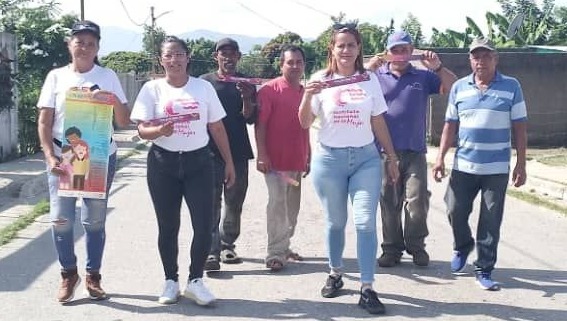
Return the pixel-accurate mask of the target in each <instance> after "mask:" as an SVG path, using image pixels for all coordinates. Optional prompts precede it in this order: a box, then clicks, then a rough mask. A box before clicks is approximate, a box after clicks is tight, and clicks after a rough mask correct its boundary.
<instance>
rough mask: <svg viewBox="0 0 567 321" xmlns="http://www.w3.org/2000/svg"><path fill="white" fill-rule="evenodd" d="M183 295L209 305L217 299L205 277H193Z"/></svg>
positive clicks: (199, 303) (200, 303) (198, 302)
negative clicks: (204, 281)
mask: <svg viewBox="0 0 567 321" xmlns="http://www.w3.org/2000/svg"><path fill="white" fill-rule="evenodd" d="M183 295H184V296H185V297H186V298H189V299H191V300H194V301H195V302H197V304H198V305H208V304H210V303H212V302H213V301H215V300H216V298H215V296H214V295H213V294H212V293H211V292H210V291H209V289H207V287H206V286H205V284H204V283H203V279H193V280H191V281H189V283H187V288H186V289H185V292H184V293H183Z"/></svg>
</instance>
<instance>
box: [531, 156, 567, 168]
mask: <svg viewBox="0 0 567 321" xmlns="http://www.w3.org/2000/svg"><path fill="white" fill-rule="evenodd" d="M537 161H538V162H540V163H543V164H545V165H549V166H565V165H567V155H552V156H547V157H539V158H537Z"/></svg>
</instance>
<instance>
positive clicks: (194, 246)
mask: <svg viewBox="0 0 567 321" xmlns="http://www.w3.org/2000/svg"><path fill="white" fill-rule="evenodd" d="M213 168H214V167H213V154H212V152H211V151H210V150H209V148H208V147H203V148H201V149H198V150H195V151H190V152H175V151H168V150H166V149H164V148H161V147H159V146H157V145H155V144H154V145H152V147H151V148H150V151H149V153H148V167H147V181H148V187H149V191H150V195H151V198H152V202H153V204H154V209H155V212H156V217H157V222H158V228H159V236H158V247H159V253H160V257H161V261H162V264H163V269H164V272H165V279H166V280H168V279H171V280H174V281H178V278H179V276H178V268H179V267H178V264H177V256H178V254H179V245H178V234H179V226H180V219H181V214H180V212H181V201H182V199H185V202H186V204H187V207H188V208H189V212H190V215H191V225H192V227H193V240H192V242H191V252H190V257H191V265H190V268H189V280H193V279H195V278H201V277H203V268H204V265H205V261H206V259H207V255H208V254H209V249H210V248H211V229H212V222H213V192H214V174H213Z"/></svg>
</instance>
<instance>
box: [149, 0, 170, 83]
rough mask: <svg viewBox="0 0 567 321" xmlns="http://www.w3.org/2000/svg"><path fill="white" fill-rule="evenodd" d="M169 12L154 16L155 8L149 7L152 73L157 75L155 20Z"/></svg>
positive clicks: (158, 70)
mask: <svg viewBox="0 0 567 321" xmlns="http://www.w3.org/2000/svg"><path fill="white" fill-rule="evenodd" d="M170 12H171V10H169V11H165V12H162V13H160V14H159V15H157V17H156V16H155V8H154V7H153V6H151V7H150V18H151V20H152V24H151V30H150V46H151V51H152V52H151V55H152V73H155V74H158V73H159V72H160V66H159V60H158V50H157V43H156V20H157V19H158V18H159V17H162V16H163V15H166V14H168V13H170Z"/></svg>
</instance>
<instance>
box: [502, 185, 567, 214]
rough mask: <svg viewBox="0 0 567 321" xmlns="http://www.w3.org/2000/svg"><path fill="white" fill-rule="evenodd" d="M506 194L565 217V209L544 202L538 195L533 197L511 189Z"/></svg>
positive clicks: (550, 202)
mask: <svg viewBox="0 0 567 321" xmlns="http://www.w3.org/2000/svg"><path fill="white" fill-rule="evenodd" d="M506 193H507V194H508V195H510V196H512V197H515V198H517V199H520V200H522V201H525V202H528V203H530V204H533V205H536V206H541V207H545V208H547V209H550V210H552V211H556V212H559V213H561V214H563V215H565V216H567V207H565V206H561V205H559V204H557V203H554V202H552V201H549V200H546V199H545V198H542V197H540V196H538V195H534V194H530V193H526V192H522V191H517V190H511V189H509V190H507V191H506Z"/></svg>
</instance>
